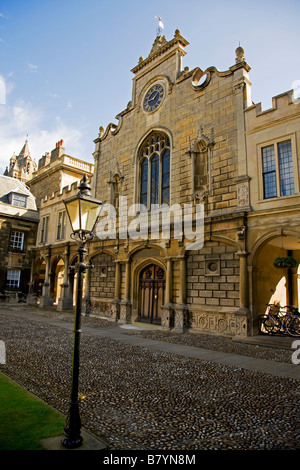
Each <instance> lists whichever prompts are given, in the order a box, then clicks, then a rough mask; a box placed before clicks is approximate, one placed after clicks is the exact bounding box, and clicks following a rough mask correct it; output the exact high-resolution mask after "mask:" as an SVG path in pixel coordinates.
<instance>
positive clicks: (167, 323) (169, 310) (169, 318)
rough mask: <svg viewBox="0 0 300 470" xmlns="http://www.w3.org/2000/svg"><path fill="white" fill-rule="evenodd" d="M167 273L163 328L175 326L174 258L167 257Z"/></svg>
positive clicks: (162, 319)
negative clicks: (173, 301) (173, 293)
mask: <svg viewBox="0 0 300 470" xmlns="http://www.w3.org/2000/svg"><path fill="white" fill-rule="evenodd" d="M166 262H167V273H166V289H165V303H164V305H163V306H162V318H161V326H162V328H172V327H173V326H174V310H173V303H172V300H173V295H172V289H173V261H172V258H171V257H169V258H166Z"/></svg>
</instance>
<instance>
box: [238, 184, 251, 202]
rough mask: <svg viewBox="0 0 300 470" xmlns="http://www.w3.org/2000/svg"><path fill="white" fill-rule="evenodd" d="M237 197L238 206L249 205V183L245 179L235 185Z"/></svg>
mask: <svg viewBox="0 0 300 470" xmlns="http://www.w3.org/2000/svg"><path fill="white" fill-rule="evenodd" d="M237 199H238V205H239V206H241V207H245V206H249V204H250V201H249V183H248V182H247V181H244V182H242V183H239V184H238V185H237Z"/></svg>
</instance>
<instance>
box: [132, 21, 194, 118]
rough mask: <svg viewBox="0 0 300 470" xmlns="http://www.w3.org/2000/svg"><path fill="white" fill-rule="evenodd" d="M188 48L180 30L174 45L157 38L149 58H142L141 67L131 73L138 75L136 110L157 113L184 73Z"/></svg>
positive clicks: (133, 96) (162, 38) (172, 41)
mask: <svg viewBox="0 0 300 470" xmlns="http://www.w3.org/2000/svg"><path fill="white" fill-rule="evenodd" d="M188 44H189V43H188V41H187V40H186V39H184V38H183V37H182V36H181V34H180V31H179V30H178V29H177V30H176V31H175V34H174V38H173V39H172V40H171V41H167V40H166V38H165V36H157V37H156V39H155V41H154V43H153V46H152V49H151V51H150V54H149V55H148V57H147V58H146V59H144V58H143V57H140V59H139V63H138V65H137V66H136V67H134V68H133V69H132V70H131V71H132V72H133V73H134V75H135V77H134V79H133V90H132V105H133V106H136V105H138V106H141V108H142V109H143V111H144V112H145V113H151V112H153V111H156V109H157V108H158V107H159V106H160V104H161V103H162V101H163V99H164V97H165V95H166V94H168V93H170V91H171V89H172V86H173V84H174V83H175V82H176V80H177V79H178V77H179V75H180V74H181V72H182V66H181V64H182V57H184V56H185V55H186V52H185V50H184V49H185V47H186V46H187V45H188Z"/></svg>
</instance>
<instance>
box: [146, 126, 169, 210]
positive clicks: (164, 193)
mask: <svg viewBox="0 0 300 470" xmlns="http://www.w3.org/2000/svg"><path fill="white" fill-rule="evenodd" d="M139 158H140V203H141V204H144V205H146V206H148V207H149V206H150V205H151V204H169V202H170V140H169V138H168V136H167V135H166V134H164V133H163V132H153V133H151V134H150V135H149V136H148V137H147V139H146V140H145V141H144V142H143V144H142V145H141V147H140V150H139ZM148 188H149V189H150V194H148Z"/></svg>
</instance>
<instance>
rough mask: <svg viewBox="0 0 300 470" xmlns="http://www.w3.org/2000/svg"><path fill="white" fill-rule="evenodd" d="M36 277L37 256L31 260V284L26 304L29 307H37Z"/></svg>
mask: <svg viewBox="0 0 300 470" xmlns="http://www.w3.org/2000/svg"><path fill="white" fill-rule="evenodd" d="M34 277H35V256H33V258H32V260H31V271H30V282H29V284H28V287H29V290H28V295H27V299H26V302H27V304H29V305H36V304H37V300H38V296H37V293H36V292H34Z"/></svg>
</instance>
